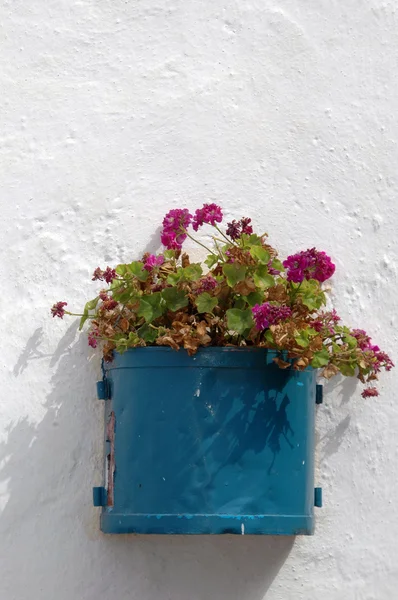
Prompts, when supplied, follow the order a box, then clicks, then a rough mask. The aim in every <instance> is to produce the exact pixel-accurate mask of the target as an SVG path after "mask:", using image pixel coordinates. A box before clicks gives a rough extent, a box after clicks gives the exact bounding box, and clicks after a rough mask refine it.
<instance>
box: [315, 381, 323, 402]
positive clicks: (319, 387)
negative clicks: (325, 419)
mask: <svg viewBox="0 0 398 600" xmlns="http://www.w3.org/2000/svg"><path fill="white" fill-rule="evenodd" d="M315 402H316V404H323V385H320V384H318V383H317V385H316V393H315Z"/></svg>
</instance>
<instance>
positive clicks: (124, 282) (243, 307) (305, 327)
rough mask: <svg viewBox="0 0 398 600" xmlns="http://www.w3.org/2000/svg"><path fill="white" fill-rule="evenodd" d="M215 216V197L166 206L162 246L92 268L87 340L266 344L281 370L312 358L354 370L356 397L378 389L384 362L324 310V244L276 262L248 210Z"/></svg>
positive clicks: (327, 370) (121, 344) (108, 347)
mask: <svg viewBox="0 0 398 600" xmlns="http://www.w3.org/2000/svg"><path fill="white" fill-rule="evenodd" d="M222 220H223V214H222V210H221V208H220V207H219V206H217V205H216V204H205V205H204V206H203V207H202V208H200V209H198V210H196V212H195V214H194V215H192V214H190V212H189V211H188V210H187V209H174V210H171V211H169V212H168V213H167V215H166V216H165V218H164V220H163V230H162V233H161V241H162V244H163V245H164V246H165V251H164V252H163V253H161V254H158V255H154V254H149V253H146V254H144V256H143V257H142V259H141V260H139V261H133V262H131V263H127V264H120V265H117V266H116V267H115V268H111V267H106V269H105V270H102V269H100V268H99V267H98V268H96V269H95V271H94V274H93V280H96V281H100V282H103V285H102V289H101V290H100V292H99V294H98V296H96V297H95V298H94V299H93V300H90V301H89V302H87V304H86V305H85V307H84V311H83V313H82V314H79V315H77V316H80V317H81V320H80V329H81V328H82V327H83V325H84V324H85V323H86V321H89V322H90V327H89V330H88V343H89V345H90V346H92V347H93V348H96V347H97V346H98V345H99V344H101V345H102V348H103V355H104V358H105V360H106V361H110V360H112V356H113V352H114V351H116V352H119V353H123V352H124V351H125V350H127V349H128V348H135V347H137V346H155V345H160V346H171V347H172V348H174V349H175V350H179V349H180V348H185V349H186V350H187V351H188V353H189V354H194V353H195V352H196V351H197V349H198V348H199V347H201V346H239V347H242V346H247V347H253V346H256V347H264V348H270V349H273V350H277V351H278V352H279V355H278V357H277V358H275V362H276V363H277V364H278V366H279V367H280V368H282V369H284V368H287V367H292V368H293V369H297V370H303V369H306V368H307V367H310V366H311V367H313V368H316V369H317V368H319V369H322V370H321V374H322V375H323V376H324V377H326V378H327V379H329V378H330V377H332V376H333V375H336V374H337V373H342V374H343V375H347V376H355V375H356V376H357V377H358V378H359V379H360V380H361V382H362V383H364V384H365V389H364V390H363V392H362V396H363V397H369V396H377V395H378V391H377V389H376V388H375V386H374V383H375V381H376V380H377V379H378V375H379V373H380V371H381V370H382V369H385V370H387V371H389V370H390V369H391V368H392V367H393V366H394V365H393V362H392V360H391V358H390V357H389V356H388V355H387V354H386V353H385V352H383V351H382V350H380V348H379V347H378V346H376V345H374V344H373V343H372V341H371V338H370V337H369V336H368V335H367V333H366V332H365V331H364V330H362V329H351V328H349V327H347V326H345V325H343V324H342V323H341V320H340V317H339V316H338V315H337V314H336V311H335V310H330V309H327V307H326V304H327V296H326V290H325V289H324V287H323V283H324V282H325V281H326V280H328V279H329V278H330V277H331V276H332V275H333V273H334V271H335V265H334V264H333V262H332V261H331V259H330V258H329V257H328V256H327V255H326V254H325V252H320V251H318V250H316V249H315V248H311V249H309V250H305V251H302V252H298V253H297V254H294V255H291V256H288V257H287V258H286V260H284V261H281V260H280V258H278V252H277V251H276V250H275V248H273V247H272V246H271V245H270V244H268V236H267V234H266V233H262V234H260V235H258V234H257V233H254V232H253V228H252V225H251V219H249V218H242V219H240V221H232V222H231V223H228V224H227V226H226V228H225V229H224V230H223V229H222V228H221V227H220V223H221V222H222ZM204 225H208V226H210V227H212V228H213V232H212V233H213V235H212V247H211V248H208V247H207V246H206V245H205V244H204V243H203V242H202V241H201V240H197V239H196V238H195V237H194V236H193V235H192V233H191V232H190V228H191V227H192V230H193V231H194V232H197V231H198V230H199V229H200V228H201V227H202V226H204ZM187 237H190V238H192V239H193V240H194V241H195V242H197V243H198V244H200V245H201V246H202V247H203V248H204V249H205V250H206V251H207V257H206V260H205V261H204V264H201V263H191V262H190V259H189V256H188V254H186V253H184V252H183V251H182V247H183V244H184V241H185V240H186V238H187ZM65 306H67V303H66V302H57V303H56V304H54V306H53V307H52V309H51V311H52V314H53V316H54V317H55V316H57V317H61V318H62V317H63V316H64V314H69V315H76V313H71V312H69V311H67V310H66V309H65Z"/></svg>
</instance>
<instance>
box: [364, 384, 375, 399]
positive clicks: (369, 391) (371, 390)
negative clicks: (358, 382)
mask: <svg viewBox="0 0 398 600" xmlns="http://www.w3.org/2000/svg"><path fill="white" fill-rule="evenodd" d="M378 395H379V392H378V390H377V388H375V387H368V388H365V389H364V390H363V392H362V394H361V396H362V398H373V397H375V396H378Z"/></svg>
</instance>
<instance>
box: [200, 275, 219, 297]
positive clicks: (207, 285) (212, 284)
mask: <svg viewBox="0 0 398 600" xmlns="http://www.w3.org/2000/svg"><path fill="white" fill-rule="evenodd" d="M199 283H200V285H199V287H198V288H197V289H196V294H198V295H199V294H203V292H211V291H212V290H214V289H215V288H216V287H217V280H216V279H214V277H212V276H211V275H207V276H206V277H203V279H200V280H199Z"/></svg>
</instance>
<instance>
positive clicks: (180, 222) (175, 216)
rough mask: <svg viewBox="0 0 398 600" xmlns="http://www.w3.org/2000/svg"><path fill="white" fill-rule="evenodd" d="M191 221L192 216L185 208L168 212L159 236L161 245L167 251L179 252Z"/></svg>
mask: <svg viewBox="0 0 398 600" xmlns="http://www.w3.org/2000/svg"><path fill="white" fill-rule="evenodd" d="M191 221H192V215H191V214H190V212H189V210H188V209H187V208H175V209H173V210H170V211H169V212H168V213H167V215H166V216H165V218H164V219H163V229H162V233H161V236H160V239H161V241H162V244H163V245H164V246H166V248H167V249H168V250H181V247H182V245H183V243H184V242H185V240H186V238H187V234H186V230H187V228H188V227H189V225H190V223H191Z"/></svg>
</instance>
